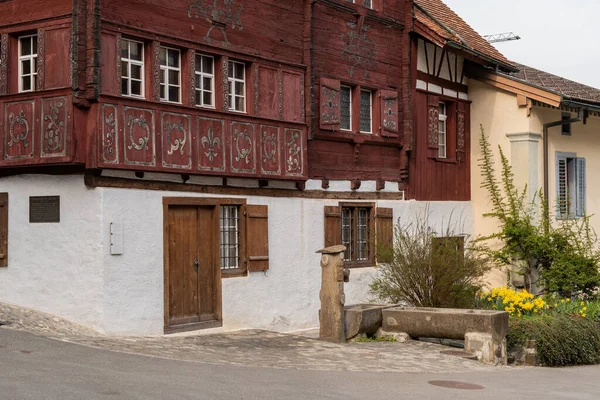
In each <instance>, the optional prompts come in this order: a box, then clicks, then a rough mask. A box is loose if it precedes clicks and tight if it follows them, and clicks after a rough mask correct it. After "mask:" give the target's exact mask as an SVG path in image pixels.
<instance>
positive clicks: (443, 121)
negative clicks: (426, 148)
mask: <svg viewBox="0 0 600 400" xmlns="http://www.w3.org/2000/svg"><path fill="white" fill-rule="evenodd" d="M448 108H449V107H448V104H446V102H445V101H440V102H439V106H438V109H439V115H438V154H437V158H439V159H443V160H447V159H448ZM442 109H443V111H444V113H443V114H442ZM442 126H443V127H444V131H443V132H442V130H441V129H440V127H442ZM442 137H443V138H444V143H443V145H442V140H441V139H442ZM442 149H443V152H442Z"/></svg>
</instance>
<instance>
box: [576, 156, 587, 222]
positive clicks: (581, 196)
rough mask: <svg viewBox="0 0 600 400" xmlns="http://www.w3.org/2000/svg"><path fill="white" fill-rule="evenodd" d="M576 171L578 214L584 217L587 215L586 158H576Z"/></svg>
mask: <svg viewBox="0 0 600 400" xmlns="http://www.w3.org/2000/svg"><path fill="white" fill-rule="evenodd" d="M576 161H577V165H576V167H575V168H576V173H577V182H576V185H577V216H578V217H583V216H584V215H585V207H586V205H585V196H586V181H585V180H586V177H585V175H586V172H585V158H581V157H578V158H577V159H576Z"/></svg>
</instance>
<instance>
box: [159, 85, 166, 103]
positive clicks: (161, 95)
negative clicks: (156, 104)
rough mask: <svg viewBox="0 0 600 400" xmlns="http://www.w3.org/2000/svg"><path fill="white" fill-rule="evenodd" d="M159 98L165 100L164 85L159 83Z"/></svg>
mask: <svg viewBox="0 0 600 400" xmlns="http://www.w3.org/2000/svg"><path fill="white" fill-rule="evenodd" d="M160 98H161V100H166V97H165V85H160Z"/></svg>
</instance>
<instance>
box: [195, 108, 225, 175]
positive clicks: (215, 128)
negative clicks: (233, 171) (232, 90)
mask: <svg viewBox="0 0 600 400" xmlns="http://www.w3.org/2000/svg"><path fill="white" fill-rule="evenodd" d="M224 127H225V122H224V121H223V120H222V119H213V118H202V117H198V120H197V128H196V129H197V130H196V135H195V136H196V138H197V139H196V140H198V142H199V143H198V152H199V154H198V169H199V170H201V171H225V154H224V153H225V137H224V133H225V132H224V131H225V129H224Z"/></svg>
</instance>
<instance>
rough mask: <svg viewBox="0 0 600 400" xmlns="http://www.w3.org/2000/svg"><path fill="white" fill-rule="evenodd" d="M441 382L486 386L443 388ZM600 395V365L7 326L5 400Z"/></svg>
mask: <svg viewBox="0 0 600 400" xmlns="http://www.w3.org/2000/svg"><path fill="white" fill-rule="evenodd" d="M433 380H437V381H439V380H446V381H459V382H464V383H469V384H476V385H480V386H483V388H481V389H474V390H465V389H453V388H444V387H438V386H434V385H432V384H430V383H429V382H430V381H433ZM542 398H543V399H577V400H586V399H590V400H591V399H593V400H598V399H600V366H594V367H581V368H565V369H545V368H526V369H510V368H501V369H498V370H497V371H492V372H471V373H455V374H453V373H449V374H398V373H357V372H322V371H304V370H302V371H299V370H284V369H270V368H246V367H237V366H227V365H218V366H217V365H210V364H202V363H195V362H184V361H171V360H164V359H158V358H151V357H143V356H136V355H129V354H122V353H114V352H110V351H106V350H100V349H94V348H89V347H84V346H79V345H75V344H69V343H63V342H59V341H55V340H52V339H46V338H40V337H37V336H33V335H31V334H28V333H23V332H17V331H12V330H7V329H1V328H0V399H2V400H12V399H19V400H20V399H44V400H52V399H60V400H70V399H77V400H79V399H85V400H96V399H144V400H147V399H219V400H221V399H260V400H262V399H265V400H271V399H273V400H274V399H277V400H282V399H285V400H287V399H303V400H312V399H344V400H351V399H357V400H358V399H360V400H367V399H369V400H370V399H377V400H386V399H436V400H438V399H440V400H446V399H448V400H451V399H461V400H462V399H465V400H468V399H486V400H488V399H490V400H493V399H510V400H518V399H535V400H539V399H542Z"/></svg>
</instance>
